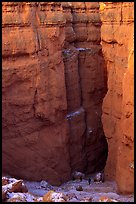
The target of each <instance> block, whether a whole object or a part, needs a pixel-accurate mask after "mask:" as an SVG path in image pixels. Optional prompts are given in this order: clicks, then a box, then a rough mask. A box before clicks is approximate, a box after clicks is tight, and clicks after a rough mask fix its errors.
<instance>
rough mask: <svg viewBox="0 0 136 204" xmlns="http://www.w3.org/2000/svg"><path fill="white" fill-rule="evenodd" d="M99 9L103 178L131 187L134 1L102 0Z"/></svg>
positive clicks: (123, 189)
mask: <svg viewBox="0 0 136 204" xmlns="http://www.w3.org/2000/svg"><path fill="white" fill-rule="evenodd" d="M100 8H101V9H100V11H101V21H102V27H101V36H102V50H103V55H104V58H105V62H106V66H107V73H108V74H107V78H108V92H107V94H106V96H105V98H104V101H103V115H102V122H103V127H104V132H105V135H106V138H107V141H108V147H109V154H108V161H107V164H106V176H107V179H110V180H116V181H117V184H118V190H119V191H120V192H122V193H130V192H133V190H134V174H133V168H134V166H133V159H134V152H133V151H134V132H133V128H134V119H133V114H134V102H133V99H134V95H133V94H134V93H133V90H134V76H133V70H134V67H133V60H134V59H133V46H134V45H133V37H134V3H133V2H116V3H114V2H107V3H106V2H104V4H103V3H102V4H101V7H100Z"/></svg>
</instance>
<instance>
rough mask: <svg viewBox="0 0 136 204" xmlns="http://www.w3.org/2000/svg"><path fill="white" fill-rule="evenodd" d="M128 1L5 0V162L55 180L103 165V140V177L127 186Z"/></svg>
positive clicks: (17, 171) (26, 174) (10, 168)
mask: <svg viewBox="0 0 136 204" xmlns="http://www.w3.org/2000/svg"><path fill="white" fill-rule="evenodd" d="M133 7H134V6H133V2H115V3H113V2H102V3H98V2H17V3H15V2H3V3H2V35H3V42H2V134H3V138H2V142H3V144H2V146H3V153H2V154H3V155H2V158H3V161H2V166H3V172H6V173H9V174H11V175H14V176H18V177H21V178H25V179H30V180H39V181H40V180H43V179H45V180H47V181H49V182H50V183H51V184H54V185H60V184H61V183H62V182H64V181H66V180H68V179H69V178H70V174H71V173H72V172H73V171H81V172H84V173H94V172H98V171H101V170H103V169H104V167H105V163H106V159H107V152H108V147H107V141H108V146H109V154H108V161H107V165H106V175H107V178H108V179H115V178H116V177H117V178H116V180H117V183H118V186H119V190H120V191H121V192H123V191H126V183H125V184H124V183H123V182H126V180H127V179H129V180H130V185H129V188H128V191H129V192H131V191H133V168H132V166H133V126H132V125H129V128H128V125H127V124H133V103H132V101H133V98H132V96H131V94H133V73H132V67H133V65H132V58H133V57H132V56H133V54H131V57H130V53H132V52H131V51H132V50H133V48H132V47H133V46H132V43H131V41H132V38H133V32H134V31H133V20H134V16H133V15H134V14H133ZM101 25H102V26H101ZM126 81H128V82H129V83H127V85H126V83H125V82H126ZM129 87H131V91H130V93H129V94H128V90H129ZM105 94H106V97H105ZM104 97H105V98H104ZM103 98H104V100H103ZM102 103H103V108H102ZM102 109H103V110H102ZM102 112H103V115H102ZM101 116H102V122H101ZM102 123H103V125H102ZM103 127H104V131H103ZM105 135H106V138H107V141H106V139H105ZM117 146H118V147H119V148H117ZM9 150H10V151H9ZM15 155H16V156H15ZM126 155H127V156H126ZM124 157H125V158H126V160H125V159H124V160H123V158H124ZM128 163H129V165H128V167H127V168H126V169H125V171H124V173H122V177H120V178H119V176H118V175H119V174H120V173H117V171H118V172H121V171H123V170H122V169H123V168H124V166H125V165H127V164H128ZM130 166H131V168H129V167H130ZM24 169H25V171H24ZM111 169H112V172H111ZM128 172H129V174H128V175H129V177H126V180H125V179H124V180H123V177H124V176H125V175H127V173H128Z"/></svg>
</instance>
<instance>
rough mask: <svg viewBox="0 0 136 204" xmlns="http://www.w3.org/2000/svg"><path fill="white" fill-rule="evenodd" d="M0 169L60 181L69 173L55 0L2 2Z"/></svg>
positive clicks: (61, 33)
mask: <svg viewBox="0 0 136 204" xmlns="http://www.w3.org/2000/svg"><path fill="white" fill-rule="evenodd" d="M2 11H3V18H2V20H3V22H2V25H3V28H2V32H3V45H2V46H3V47H2V49H3V53H2V54H3V64H2V66H3V70H2V79H3V81H2V100H3V104H2V110H3V115H2V117H3V119H2V122H3V139H2V140H3V171H6V172H8V173H10V174H12V175H16V176H19V177H22V178H26V179H32V180H35V179H36V180H41V179H43V178H44V179H46V180H48V181H50V182H51V183H52V184H58V185H59V184H60V183H62V182H64V181H65V180H67V179H69V178H70V160H69V138H68V136H69V135H68V123H67V120H66V118H65V116H66V113H67V99H66V87H65V73H64V69H65V68H64V63H63V58H62V47H63V44H64V40H65V18H64V16H63V11H62V7H61V4H60V3H53V2H50V3H48V2H45V3H44V2H40V3H38V2H37V3H36V2H26V3H25V2H24V3H21V2H18V3H16V2H10V3H3V7H2Z"/></svg>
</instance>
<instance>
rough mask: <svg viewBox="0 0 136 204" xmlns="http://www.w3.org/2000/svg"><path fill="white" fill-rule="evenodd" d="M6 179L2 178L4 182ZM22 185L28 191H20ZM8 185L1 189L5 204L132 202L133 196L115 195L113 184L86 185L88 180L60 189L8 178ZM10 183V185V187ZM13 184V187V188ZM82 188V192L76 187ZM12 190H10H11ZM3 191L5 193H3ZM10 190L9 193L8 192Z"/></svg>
mask: <svg viewBox="0 0 136 204" xmlns="http://www.w3.org/2000/svg"><path fill="white" fill-rule="evenodd" d="M6 178H7V177H3V180H6ZM19 181H21V182H22V183H21V185H24V186H25V187H26V188H27V189H28V191H23V192H22V190H21V185H20V184H19ZM9 183H10V187H9V184H7V183H6V185H5V186H4V185H3V187H2V190H3V192H6V189H8V190H7V195H6V196H7V198H6V199H5V200H4V201H5V202H134V196H133V195H119V194H117V193H116V184H115V182H111V181H106V182H104V183H94V182H91V184H90V185H89V184H88V179H83V180H82V181H80V180H75V181H72V180H71V181H68V182H66V183H64V184H62V185H61V186H60V187H55V186H51V185H50V184H48V183H47V182H46V181H41V182H30V181H22V180H17V179H13V178H9ZM11 183H12V185H11ZM13 183H14V184H15V183H16V184H17V185H18V188H17V185H16V189H15V185H14V187H13ZM79 186H82V191H78V190H77V189H78V187H79ZM11 189H12V190H11ZM4 190H5V191H4ZM9 190H10V192H8V191H9Z"/></svg>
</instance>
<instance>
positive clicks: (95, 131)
mask: <svg viewBox="0 0 136 204" xmlns="http://www.w3.org/2000/svg"><path fill="white" fill-rule="evenodd" d="M63 10H64V15H65V17H66V41H65V45H64V50H63V53H64V64H65V76H66V89H67V101H68V116H70V118H69V120H68V121H69V127H70V157H71V168H72V169H77V170H80V171H84V170H85V169H86V171H87V172H88V173H92V172H95V171H97V170H100V169H103V168H104V166H105V162H106V158H107V143H106V140H105V136H104V133H103V130H102V124H101V106H102V100H103V97H104V96H105V93H106V91H107V89H106V80H105V79H106V76H105V73H106V72H105V66H104V59H103V56H102V52H101V45H100V26H101V22H100V16H99V4H98V2H92V3H91V2H90V3H88V2H70V3H63ZM75 147H76V149H75ZM96 158H99V159H96Z"/></svg>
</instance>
